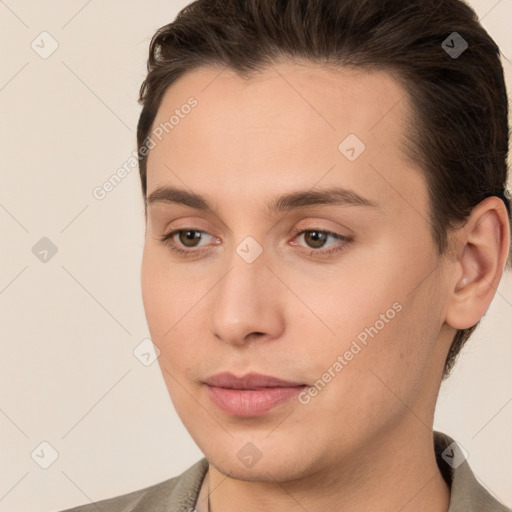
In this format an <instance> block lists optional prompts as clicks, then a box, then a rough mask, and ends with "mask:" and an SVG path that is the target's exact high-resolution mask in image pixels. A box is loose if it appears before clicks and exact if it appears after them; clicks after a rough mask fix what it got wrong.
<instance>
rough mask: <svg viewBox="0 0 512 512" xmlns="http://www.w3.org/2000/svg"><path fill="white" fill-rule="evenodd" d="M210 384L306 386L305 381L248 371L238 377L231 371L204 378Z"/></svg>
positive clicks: (228, 385) (225, 386)
mask: <svg viewBox="0 0 512 512" xmlns="http://www.w3.org/2000/svg"><path fill="white" fill-rule="evenodd" d="M204 383H205V384H207V385H208V386H214V387H219V388H228V389H246V390H250V389H263V388H290V387H299V386H305V385H306V384H304V383H303V382H294V381H289V380H283V379H279V378H277V377H273V376H272V375H263V374H261V373H254V372H253V373H247V374H246V375H243V376H241V377H237V376H236V375H233V374H232V373H229V372H222V373H217V374H215V375H212V376H210V377H208V378H207V379H205V380H204Z"/></svg>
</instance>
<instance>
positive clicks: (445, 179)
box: [137, 0, 512, 378]
mask: <svg viewBox="0 0 512 512" xmlns="http://www.w3.org/2000/svg"><path fill="white" fill-rule="evenodd" d="M454 32H457V34H459V35H460V36H461V37H462V38H463V40H464V41H465V42H466V43H467V45H468V47H467V49H466V50H465V51H464V52H463V53H462V54H460V55H458V56H456V55H453V54H452V55H450V54H449V53H448V51H445V48H446V44H445V45H443V42H444V41H445V40H447V41H448V47H454V46H455V44H456V43H455V42H453V41H452V40H451V39H449V36H450V37H453V36H452V34H453V33H454ZM457 44H459V43H457ZM443 46H444V47H443ZM285 61H289V62H294V61H295V62H312V63H321V64H325V65H328V66H334V67H336V66H339V67H352V68H361V69H365V70H368V71H373V70H384V71H388V72H389V73H391V74H392V75H393V77H394V78H395V79H397V80H398V82H399V83H400V85H401V86H402V87H403V88H404V90H405V91H406V93H407V97H408V99H409V103H410V105H411V108H412V115H411V118H410V119H409V123H408V124H409V126H408V128H407V130H405V140H404V141H403V142H404V147H403V150H404V155H405V156H406V157H408V158H409V159H411V160H412V161H413V162H416V163H417V164H419V166H420V168H421V169H422V171H423V173H424V177H425V182H426V185H427V190H428V199H429V207H430V218H429V219H428V221H429V224H430V231H431V234H432V237H433V240H434V242H435V244H436V247H437V250H438V253H439V255H443V254H446V253H447V252H449V251H450V250H451V249H450V245H451V244H450V243H449V236H448V235H449V233H450V232H451V230H453V229H455V228H457V227H460V226H461V225H463V223H464V222H465V221H466V220H467V218H468V216H469V215H470V213H471V211H472V209H473V208H474V207H475V206H476V205H477V204H478V203H479V202H481V201H482V200H483V199H485V198H486V197H488V196H491V195H496V194H498V193H499V192H500V191H502V190H503V189H504V188H505V187H506V185H507V156H508V143H509V128H508V98H507V92H506V87H505V81H504V76H503V68H502V65H501V62H500V51H499V48H498V46H497V45H496V43H495V42H494V41H493V39H492V38H491V37H490V36H489V34H488V33H487V32H486V31H485V29H484V28H483V27H482V25H481V24H480V23H479V20H478V17H477V15H476V13H475V11H474V10H472V9H471V8H470V7H469V6H468V5H467V4H465V3H464V2H463V1H462V0H407V1H400V0H379V1H376V0H197V1H195V2H192V3H191V4H190V5H188V6H187V7H185V8H184V9H183V10H182V11H181V12H180V13H179V14H178V16H177V17H176V19H175V21H173V22H172V23H169V24H168V25H165V26H163V27H161V28H160V29H159V30H158V31H157V32H156V33H155V35H154V36H153V38H152V40H151V45H150V49H149V60H148V66H147V68H148V74H147V77H146V79H145V80H144V82H143V84H142V86H141V88H140V98H139V103H140V104H141V105H142V107H143V108H142V112H141V114H140V119H139V123H138V127H137V143H138V149H139V168H140V177H141V183H142V193H143V197H144V203H145V204H146V192H147V191H146V173H147V154H148V153H147V147H145V143H146V142H147V140H148V137H149V136H150V134H151V130H152V125H153V122H154V120H155V116H156V113H157V110H158V108H159V106H160V103H161V100H162V97H163V95H164V93H165V91H166V90H167V88H168V87H169V86H170V85H172V84H173V83H174V82H175V81H176V80H177V79H178V78H180V77H181V76H182V75H183V74H184V73H186V72H187V71H191V70H194V69H196V68H199V67H204V66H218V67H219V69H221V68H229V69H232V70H234V71H236V72H237V73H238V74H239V75H240V76H243V77H250V76H251V74H252V73H255V72H258V71H260V70H263V69H265V67H268V66H271V65H273V64H276V63H279V62H285ZM333 108H336V105H333ZM503 200H504V201H505V202H506V203H507V207H508V208H510V206H509V202H508V199H507V198H506V197H503ZM509 213H510V212H509ZM509 221H510V214H509ZM508 265H509V266H512V261H511V259H510V258H509V260H508ZM479 323H480V322H478V323H477V324H475V325H474V326H472V327H470V328H468V329H463V330H457V332H456V334H455V336H454V340H453V342H452V346H451V348H450V351H449V354H448V357H447V359H446V362H445V367H444V374H443V377H444V378H446V377H447V376H448V375H449V373H450V371H451V369H452V367H453V365H454V362H455V360H456V357H457V355H458V353H459V351H460V350H461V348H462V347H463V345H464V343H465V342H466V341H467V339H468V338H469V337H470V335H471V334H472V333H473V331H474V330H475V328H476V327H477V326H478V324H479Z"/></svg>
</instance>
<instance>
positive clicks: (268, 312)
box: [210, 255, 286, 346]
mask: <svg viewBox="0 0 512 512" xmlns="http://www.w3.org/2000/svg"><path fill="white" fill-rule="evenodd" d="M231 263H232V267H231V268H230V270H229V271H228V272H227V273H226V274H225V275H224V277H223V278H222V279H221V280H220V282H219V283H218V284H217V286H216V287H215V288H214V290H212V291H213V292H214V297H213V298H212V304H213V307H212V309H211V312H210V315H211V316H210V329H211V331H212V333H213V335H214V336H215V337H216V338H217V339H219V340H222V341H224V342H225V343H229V344H232V345H237V346H243V345H246V344H248V343H249V342H250V341H251V340H254V339H259V340H263V339H269V340H270V339H276V338H278V337H279V336H280V335H281V333H282V331H283V330H284V310H285V307H284V304H283V302H282V301H283V300H284V299H285V296H286V293H285V290H284V289H285V286H284V285H283V283H282V282H281V281H280V280H279V279H278V278H277V277H276V276H275V273H274V272H272V271H271V269H270V268H269V267H268V266H267V263H266V261H265V258H264V256H263V255H261V256H259V257H258V258H257V259H256V260H255V261H253V262H252V263H248V262H246V261H244V260H243V259H242V258H240V257H239V256H238V255H235V257H234V258H233V259H232V260H231Z"/></svg>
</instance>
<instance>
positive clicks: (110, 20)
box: [0, 0, 512, 512]
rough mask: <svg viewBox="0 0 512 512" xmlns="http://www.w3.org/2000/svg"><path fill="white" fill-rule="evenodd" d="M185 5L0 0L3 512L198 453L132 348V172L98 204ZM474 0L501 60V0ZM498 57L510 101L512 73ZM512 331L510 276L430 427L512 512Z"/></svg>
mask: <svg viewBox="0 0 512 512" xmlns="http://www.w3.org/2000/svg"><path fill="white" fill-rule="evenodd" d="M187 3H188V2H187V1H176V0H165V1H164V0H154V1H153V2H150V3H149V2H142V1H140V0H139V1H135V0H130V1H121V0H109V1H106V2H99V1H98V0H89V1H85V0H73V1H66V2H64V1H60V2H58V1H48V2H29V1H28V0H6V1H1V0H0V20H1V22H0V23H1V25H0V40H1V44H2V52H1V66H0V106H1V120H2V121H1V138H0V140H1V143H2V151H1V156H2V163H1V165H2V171H1V173H0V229H1V240H2V250H1V256H0V257H1V260H0V261H1V265H0V314H1V322H0V326H1V327H0V328H1V340H2V345H1V347H2V348H1V357H0V460H1V461H2V462H1V465H0V511H1V512H7V511H8V512H29V511H30V512H33V511H34V510H38V511H40V512H49V511H54V510H60V509H64V508H68V507H71V506H73V505H78V504H82V503H88V502H90V501H97V500H100V499H104V498H107V497H111V496H116V495H119V494H122V493H126V492H129V491H132V490H136V489H139V488H142V487H145V486H148V485H150V484H153V483H156V482H159V481H162V480H164V479H167V478H170V477H172V476H175V475H178V474H180V473H181V472H183V471H184V470H185V469H187V468H188V467H189V466H190V465H192V464H193V463H194V462H196V461H197V460H198V459H199V458H201V457H202V456H203V455H202V453H201V452H200V451H199V449H198V448H197V447H196V445H195V444H194V442H193V441H192V439H191V438H190V437H189V435H188V433H187V431H186V430H185V428H184V427H183V425H182V424H181V421H180V419H179V418H178V416H177V414H176V412H175V411H174V408H173V407H172V403H171V401H170V399H169V397H168V395H167V390H166V388H165V386H164V383H163V379H162V377H161V375H160V371H159V368H158V363H157V362H154V363H153V364H151V365H149V366H145V365H144V364H142V363H141V361H140V360H139V359H137V357H135V355H134V352H133V351H134V350H136V347H137V346H138V345H139V344H140V343H141V342H142V340H144V339H145V338H148V337H149V331H148V329H147V325H146V320H145V316H144V310H143V305H142V299H141V291H140V262H141V256H142V248H143V234H144V214H143V204H142V199H141V192H140V180H139V176H138V169H137V168H133V170H132V172H130V173H129V174H128V175H127V176H126V177H125V178H124V180H123V181H122V182H121V183H120V184H119V185H118V186H117V187H116V188H115V189H114V190H112V191H111V192H110V193H109V194H107V196H106V197H105V198H104V199H103V200H98V199H95V198H94V196H93V194H92V192H93V189H94V188H95V187H97V186H101V185H102V184H103V183H104V182H105V181H106V180H107V179H108V178H109V177H110V176H111V175H112V174H113V173H114V172H116V170H117V169H119V168H120V167H121V166H122V165H123V164H124V163H125V162H127V160H128V159H129V158H130V157H131V156H132V155H133V151H135V148H136V143H135V140H136V139H135V130H136V124H137V120H138V115H139V112H140V107H139V105H138V104H137V96H138V90H139V86H140V84H141V81H142V80H143V78H144V76H145V65H146V56H147V49H148V44H149V40H150V38H151V36H152V35H153V33H154V31H155V30H156V29H157V28H158V27H160V26H161V25H164V24H166V23H168V22H170V21H171V20H172V19H173V18H174V17H175V15H176V14H177V12H178V10H179V9H181V8H182V7H184V6H185V5H186V4H187ZM472 5H473V6H474V7H475V8H476V10H477V12H478V14H479V16H480V18H481V19H482V20H483V24H484V26H485V28H486V29H487V30H488V31H489V32H490V34H491V35H492V36H493V38H494V39H495V40H496V42H497V43H498V44H499V45H500V47H501V48H502V51H503V53H504V55H505V56H506V57H508V58H509V59H512V36H511V35H510V31H509V24H510V20H511V19H512V0H501V1H497V0H478V1H476V0H475V1H474V2H472ZM42 32H47V33H48V34H43V35H40V34H41V33H42ZM33 41H34V43H33ZM57 44H58V47H57V48H56V49H55V51H54V53H52V54H51V55H49V56H48V55H46V54H45V52H46V53H49V52H50V51H51V50H52V49H53V46H55V45H57ZM31 45H32V46H34V48H33V47H32V46H31ZM52 45H53V46H52ZM41 54H42V56H41ZM43 57H46V58H43ZM503 64H504V67H505V69H506V73H507V79H508V84H509V91H510V87H511V85H510V84H511V83H512V65H511V63H510V61H508V60H503ZM43 237H47V238H48V239H49V240H50V241H51V243H52V244H53V245H54V246H55V248H56V249H57V252H56V254H54V255H52V253H51V249H50V252H48V254H47V255H46V256H41V251H42V250H44V247H43V249H41V248H40V247H39V246H36V247H39V257H36V254H34V252H33V247H34V246H35V245H36V244H37V243H40V244H48V241H43V242H39V241H40V240H41V239H42V238H43ZM46 249H48V245H47V246H46ZM34 251H35V252H36V253H37V252H38V251H36V250H34ZM40 257H46V258H47V261H46V262H42V261H41V260H40V259H39V258H40ZM511 328H512V277H511V275H510V274H509V273H506V274H505V276H504V278H503V280H502V282H501V285H500V287H499V289H498V291H497V294H496V297H495V299H494V301H493V303H492V305H491V308H490V310H489V311H488V313H487V315H486V316H485V317H484V320H483V322H482V325H481V327H480V328H479V330H477V332H476V333H475V334H474V335H473V338H472V339H471V341H470V343H469V345H468V346H467V347H466V349H465V350H464V352H463V355H462V357H461V359H460V360H459V364H458V366H457V368H456V370H455V372H454V374H453V375H452V377H451V378H450V379H449V381H448V382H447V383H446V384H445V385H444V387H443V390H442V393H441V396H440V398H439V403H438V409H437V415H436V423H435V428H437V429H439V430H442V431H444V432H446V433H447V434H449V435H451V436H452V437H454V438H455V439H456V440H457V441H458V442H459V443H460V444H461V445H462V446H463V447H464V448H465V449H466V450H467V451H468V452H469V462H470V465H471V467H472V468H473V471H474V472H475V474H476V475H477V477H478V479H479V480H480V481H481V482H482V483H483V484H484V485H485V486H486V487H487V488H488V489H489V490H490V491H491V492H492V493H493V494H495V495H496V496H497V497H498V498H499V499H500V500H501V501H503V502H504V503H506V504H507V505H509V506H511V505H512V483H511V482H512V474H511V471H510V465H511V463H512V441H511V439H512V436H511V432H512V376H511V371H510V370H511V363H512V344H511V343H510V341H511V335H510V332H511ZM142 347H144V346H142ZM139 350H142V349H139ZM136 352H137V350H136ZM137 353H138V352H137ZM43 442H46V443H49V444H50V445H51V447H49V446H48V445H46V444H43V445H41V443H43ZM406 449H407V446H406V445H404V450H406ZM54 450H55V451H54ZM57 455H58V456H57ZM52 456H54V458H55V456H57V458H56V460H55V461H54V462H53V463H52V464H51V465H50V466H49V467H48V468H47V469H43V468H42V467H41V464H42V465H44V464H48V463H49V462H51V459H52ZM397 456H400V455H399V454H397Z"/></svg>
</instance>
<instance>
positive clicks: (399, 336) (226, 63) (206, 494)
mask: <svg viewBox="0 0 512 512" xmlns="http://www.w3.org/2000/svg"><path fill="white" fill-rule="evenodd" d="M499 57H500V54H499V49H498V47H497V46H496V44H495V43H494V42H493V40H492V39H491V37H490V36H489V35H488V34H487V33H486V31H485V30H484V29H483V28H482V26H481V25H480V24H479V22H478V18H477V16H476V14H475V12H474V11H473V10H472V9H471V8H470V7H469V6H468V5H466V4H465V3H463V2H462V1H460V0H444V1H441V2H440V1H439V0H435V1H433V0H408V1H406V2H405V1H403V2H401V1H397V0H382V1H379V2H376V1H373V0H279V1H276V0H245V1H240V0H222V1H221V0H198V1H196V2H193V3H192V4H190V5H189V6H187V7H186V8H185V9H184V10H183V11H181V12H180V14H179V15H178V16H177V18H176V20H175V21H173V22H172V23H170V24H168V25H165V26H164V27H162V28H161V29H159V30H158V32H157V33H156V34H155V36H154V37H153V39H152V42H151V46H150V56H149V62H148V75H147V78H146V80H145V81H144V83H143V85H142V88H141V96H140V100H141V103H142V105H143V110H142V113H141V116H140V120H139V124H138V148H139V158H140V176H141V180H142V192H143V197H144V201H145V206H146V238H145V247H144V254H143V261H142V275H141V279H142V293H143V300H144V307H145V311H146V317H147V320H148V326H149V329H150V332H151V336H152V340H153V342H154V343H155V345H156V346H157V347H158V348H159V350H160V356H159V359H158V360H159V364H160V367H161V370H162V375H163V378H164V380H165V383H166V385H167V388H168V391H169V394H170V397H171V399H172V402H173V404H174V406H175V408H176V411H177V413H178V414H179V416H180V418H181V420H182V421H183V423H184V425H185V427H186V428H187V429H188V431H189V433H190V435H191V436H192V438H193V439H194V441H195V442H196V443H197V445H198V446H199V448H200V449H201V451H202V452H203V453H204V455H205V457H204V458H203V459H202V460H200V461H198V462H197V463H196V464H194V465H193V466H192V467H190V468H189V469H188V470H186V471H185V472H184V473H183V474H182V475H180V476H177V477H173V478H171V479H169V480H166V481H164V482H161V483H158V484H156V485H153V486H151V487H148V488H145V489H142V490H138V491H135V492H132V493H130V494H127V495H124V496H119V497H115V498H111V499H108V500H103V501H101V502H97V503H92V504H88V505H84V506H81V507H78V508H75V509H73V511H75V512H79V511H82V512H92V511H93V510H101V511H105V512H106V511H109V512H121V511H123V512H128V511H130V512H135V511H137V512H142V511H144V512H153V511H154V512H157V511H159V512H160V511H164V510H165V511H169V512H177V511H183V512H184V511H187V512H190V511H192V510H194V509H195V510H197V511H199V512H206V511H210V512H233V511H235V510H236V511H238V510H244V511H245V512H254V511H267V510H272V511H275V512H278V511H308V512H317V511H320V510H322V511H324V510H332V511H341V510H350V511H351V512H363V511H365V512H367V511H371V510H379V511H381V510H394V511H397V512H398V511H402V512H412V511H414V512H419V511H429V512H446V511H449V512H462V511H464V512H471V511H484V510H485V511H506V510H510V509H507V508H506V507H505V506H504V505H503V504H501V503H500V502H499V501H498V499H496V498H495V497H494V496H492V495H491V493H490V492H489V491H488V490H486V489H485V488H484V487H483V486H482V485H481V484H480V483H479V482H478V480H477V479H476V477H475V476H474V474H473V472H472V470H471V469H470V467H469V464H468V462H467V460H466V456H467V454H466V452H465V450H464V449H463V447H461V446H459V445H458V444H457V443H455V442H454V440H453V439H452V438H451V437H449V436H448V435H446V434H443V433H441V432H436V431H433V419H434V411H435V404H436V399H437V395H438V392H439V388H440V385H441V382H442V380H443V378H446V377H447V376H448V375H449V373H450V371H451V369H452V367H453V365H454V362H455V360H456V357H457V354H458V353H459V352H460V350H461V348H462V346H463V345H464V343H465V342H466V341H467V339H468V338H469V336H470V335H471V333H472V332H473V331H474V329H475V328H476V326H477V325H478V323H479V321H480V319H481V318H482V316H483V315H484V314H485V312H486V311H487V309H488V308H489V305H490V304H491V301H492V300H493V298H494V296H495V293H496V289H497V287H498V284H499V282H500V280H501V278H502V275H503V271H504V269H505V267H506V266H507V258H508V255H509V247H510V210H509V208H510V205H509V201H508V195H507V194H506V192H505V187H506V183H507V162H506V159H507V153H508V140H509V139H508V135H509V134H508V103H507V94H506V88H505V83H504V78H503V69H502V66H501V63H500V58H499Z"/></svg>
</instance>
